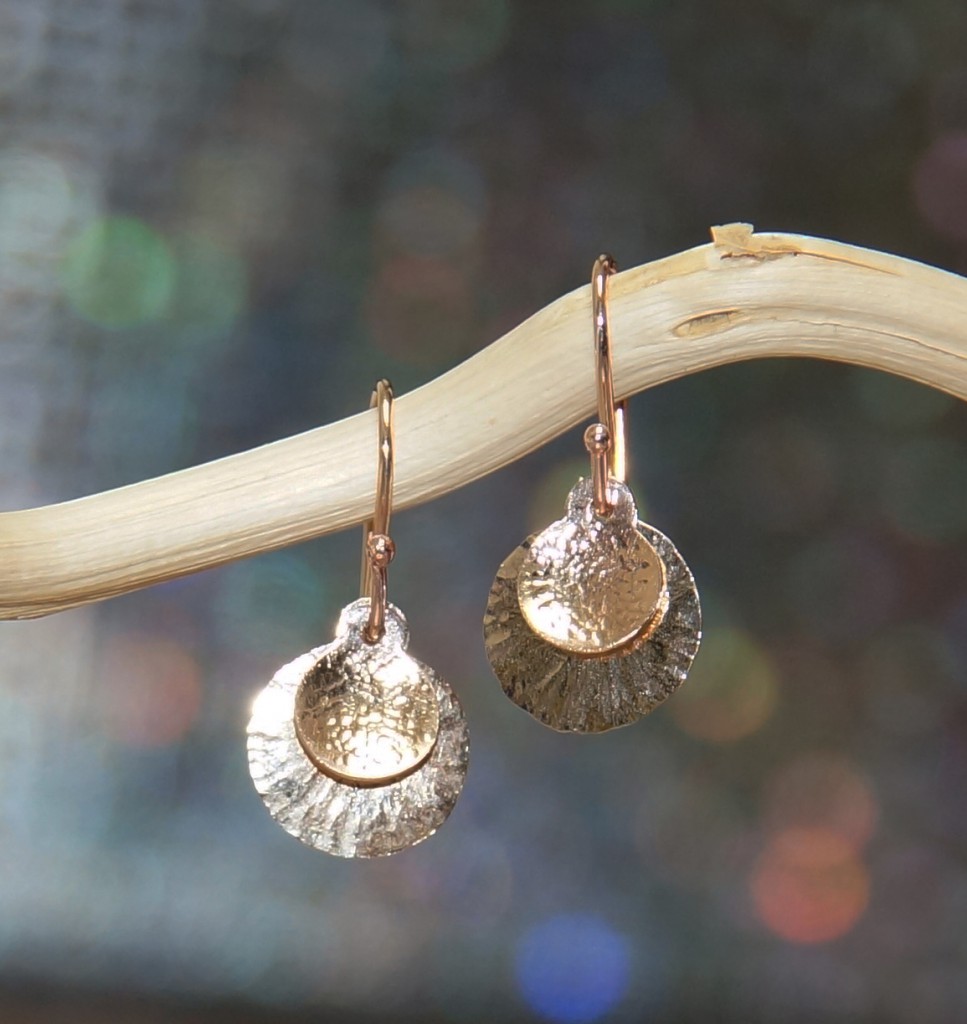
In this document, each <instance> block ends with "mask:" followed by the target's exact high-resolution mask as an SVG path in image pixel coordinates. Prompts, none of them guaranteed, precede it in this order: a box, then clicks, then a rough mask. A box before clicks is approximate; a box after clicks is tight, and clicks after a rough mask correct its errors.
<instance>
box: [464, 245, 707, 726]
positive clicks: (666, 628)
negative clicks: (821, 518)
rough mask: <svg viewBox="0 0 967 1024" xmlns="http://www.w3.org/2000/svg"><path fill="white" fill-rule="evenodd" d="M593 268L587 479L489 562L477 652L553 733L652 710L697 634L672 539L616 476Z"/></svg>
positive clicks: (605, 350) (679, 676)
mask: <svg viewBox="0 0 967 1024" xmlns="http://www.w3.org/2000/svg"><path fill="white" fill-rule="evenodd" d="M614 272H615V265H614V261H613V260H612V258H611V257H610V256H607V255H604V256H600V257H599V258H598V259H597V260H596V261H595V264H594V270H593V272H592V277H591V291H592V312H593V316H594V342H595V359H596V381H597V394H598V419H599V421H600V422H598V423H595V424H592V426H590V427H588V429H587V431H586V432H585V435H584V443H585V446H586V448H587V449H588V452H589V454H590V456H591V478H590V480H585V479H581V480H579V481H578V482H577V484H576V485H575V486H574V487H573V488H572V490H571V493H570V494H569V495H568V499H567V509H566V512H565V514H564V518H563V519H559V520H557V522H554V523H552V524H551V525H550V526H548V527H547V529H545V530H544V531H542V532H541V533H539V534H536V535H532V536H530V537H528V538H527V539H526V540H525V541H524V542H523V543H522V544H521V545H520V546H519V547H518V548H517V549H516V550H515V551H514V552H513V553H512V554H511V555H509V556H508V558H507V559H505V561H504V562H503V564H502V565H501V566H500V568H499V569H498V570H497V576H496V578H495V580H494V583H493V586H492V588H491V590H490V597H489V600H488V602H487V611H486V614H485V615H484V642H485V645H486V649H487V657H488V658H489V660H490V664H491V667H492V668H493V670H494V674H495V675H496V676H497V678H498V680H500V684H501V686H502V687H503V689H504V692H505V693H506V694H507V696H508V697H510V699H511V700H512V701H514V703H515V704H517V705H519V706H520V707H522V708H523V709H524V710H525V711H528V712H530V714H531V715H533V716H534V717H535V718H536V719H537V720H538V721H540V722H543V723H544V724H545V725H548V726H550V727H551V728H552V729H558V730H561V731H563V732H603V731H605V730H607V729H613V728H615V727H616V726H619V725H628V724H630V723H631V722H634V721H637V720H638V719H639V718H641V717H643V716H644V715H647V714H648V713H649V712H651V711H653V710H654V709H655V708H656V707H657V706H658V705H659V704H661V703H662V701H664V700H665V699H666V698H667V697H668V696H669V695H670V694H672V693H673V692H674V691H675V690H676V689H677V688H678V687H679V686H680V685H681V684H682V683H683V682H684V680H685V676H686V674H687V672H688V669H689V667H690V666H691V663H692V659H693V658H694V657H695V652H696V651H697V650H698V646H699V643H700V641H701V637H702V633H701V628H702V615H701V609H700V606H699V601H698V592H697V590H696V589H695V581H694V579H693V578H692V574H691V571H690V570H689V568H688V566H687V565H686V564H685V562H684V560H683V559H682V556H681V555H680V554H679V553H678V551H677V550H676V549H675V546H674V545H673V544H672V542H671V541H670V540H669V539H668V538H667V537H666V536H665V535H664V534H663V533H660V532H659V531H658V530H656V529H655V528H654V527H653V526H649V525H648V524H647V523H642V522H640V521H639V520H638V511H637V508H636V506H635V500H634V497H633V495H632V493H631V491H630V490H629V488H628V487H627V485H626V484H625V483H624V440H625V437H624V435H625V422H624V419H625V416H624V404H623V403H622V405H621V406H619V407H617V408H616V407H615V402H614V387H613V383H612V371H611V340H610V333H609V329H608V308H607V284H608V278H609V277H610V276H611V274H613V273H614Z"/></svg>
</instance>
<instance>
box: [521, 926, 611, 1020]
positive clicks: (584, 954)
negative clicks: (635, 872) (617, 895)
mask: <svg viewBox="0 0 967 1024" xmlns="http://www.w3.org/2000/svg"><path fill="white" fill-rule="evenodd" d="M515 966H516V973H517V983H518V985H519V986H520V990H521V993H522V994H523V996H524V998H525V999H526V1000H527V1003H528V1004H529V1005H530V1007H531V1008H532V1009H533V1010H534V1011H535V1012H536V1013H538V1014H540V1015H541V1016H542V1017H544V1018H545V1019H547V1020H550V1021H555V1022H560V1024H582V1022H589V1021H595V1020H598V1019H599V1018H600V1017H602V1016H604V1014H606V1013H608V1012H609V1011H610V1010H612V1009H614V1007H615V1006H617V1005H618V1003H620V1002H621V1000H622V999H623V998H624V996H625V994H626V993H627V990H628V984H629V981H630V975H631V952H630V949H629V946H628V942H627V940H626V939H625V938H624V937H623V936H622V935H620V934H618V932H616V931H615V930H614V929H613V928H611V927H610V925H608V924H607V923H605V922H604V921H602V920H601V919H600V918H598V917H594V916H592V915H590V914H562V915H560V916H557V917H552V918H550V919H548V920H546V921H543V922H541V923H540V924H538V925H535V926H534V927H533V928H531V929H530V930H529V931H527V932H525V933H524V935H523V936H522V937H521V938H520V940H519V941H518V943H517V953H516V963H515Z"/></svg>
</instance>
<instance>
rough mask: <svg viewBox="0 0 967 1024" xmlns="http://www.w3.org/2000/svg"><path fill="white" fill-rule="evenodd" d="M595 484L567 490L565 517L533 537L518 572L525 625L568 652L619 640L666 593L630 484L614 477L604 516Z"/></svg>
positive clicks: (604, 647) (594, 650)
mask: <svg viewBox="0 0 967 1024" xmlns="http://www.w3.org/2000/svg"><path fill="white" fill-rule="evenodd" d="M597 426H600V424H598V425H596V427H597ZM591 429H592V430H593V429H595V428H591ZM593 487H594V484H593V483H592V485H591V489H592V493H591V494H590V496H589V494H588V488H587V485H584V486H578V487H575V488H574V489H573V490H572V492H571V494H570V495H569V497H568V503H567V511H566V513H565V516H564V518H563V519H558V520H557V521H556V522H554V523H551V525H550V526H548V527H547V528H546V529H544V530H542V531H541V532H540V533H539V534H538V535H537V536H536V537H534V538H533V539H532V541H531V543H530V545H529V550H528V553H527V555H526V557H525V558H524V560H523V562H522V564H521V566H520V569H519V572H518V575H517V597H518V601H519V603H520V610H521V614H522V615H523V617H524V620H525V621H526V623H527V625H528V626H529V627H530V628H531V630H533V632H534V633H535V634H536V635H537V636H538V637H540V638H541V639H543V640H546V641H547V642H548V643H551V644H554V646H555V647H558V648H560V649H561V650H562V651H566V652H569V653H573V654H586V655H590V654H605V653H607V652H610V651H614V650H616V649H617V648H619V647H622V646H624V645H625V644H626V643H628V641H629V640H631V639H633V638H634V637H635V636H637V635H638V634H639V633H641V631H642V630H643V629H645V627H646V626H648V625H649V624H650V623H652V621H653V620H654V618H655V616H656V614H658V612H659V611H660V609H661V607H662V601H663V599H664V598H665V583H666V581H665V567H664V564H663V563H662V560H661V558H660V557H659V556H658V553H657V552H656V551H655V549H654V548H653V547H652V545H651V544H650V543H649V542H648V540H647V539H646V538H645V536H644V535H643V534H642V533H641V531H640V530H639V529H638V513H637V510H636V508H635V503H634V499H633V498H632V496H631V492H630V491H629V490H628V489H627V487H624V486H621V485H620V484H619V483H618V482H616V481H615V482H612V484H611V487H610V493H609V494H608V495H607V498H608V504H609V505H610V507H611V509H612V511H611V514H610V515H608V516H605V517H602V516H599V515H598V514H597V512H596V509H595V505H596V497H597V496H596V495H594V494H593Z"/></svg>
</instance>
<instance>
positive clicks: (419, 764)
mask: <svg viewBox="0 0 967 1024" xmlns="http://www.w3.org/2000/svg"><path fill="white" fill-rule="evenodd" d="M373 406H375V407H376V409H377V421H378V429H379V432H378V470H377V477H376V508H375V513H374V517H373V519H372V520H370V521H369V522H368V523H367V524H366V526H365V527H364V530H363V568H362V580H361V583H360V590H361V593H362V595H363V596H362V597H360V598H359V600H357V601H353V602H352V603H351V604H349V605H347V606H346V607H345V608H344V609H343V610H342V614H341V615H340V617H339V624H338V625H337V626H336V636H335V639H334V640H333V641H332V642H331V643H329V644H327V645H325V646H323V647H317V648H315V649H314V650H312V651H309V652H308V653H307V654H303V655H302V656H301V657H299V658H296V659H295V661H292V662H290V663H289V664H288V665H285V666H283V667H282V668H281V669H279V671H278V672H276V674H275V676H273V678H272V680H271V682H270V683H269V684H268V685H267V686H266V687H265V689H264V690H263V691H262V692H261V693H260V694H259V696H258V697H257V699H256V701H255V704H254V706H253V711H252V718H251V721H250V722H249V726H248V759H249V770H250V772H251V775H252V780H253V782H254V783H255V788H256V789H257V790H258V792H259V794H260V795H261V797H262V800H263V801H264V802H265V805H266V807H267V808H268V810H269V813H270V814H271V815H272V817H273V818H275V820H276V821H277V822H278V823H279V824H280V825H281V826H282V827H283V828H284V829H285V830H286V831H287V832H289V833H291V834H292V835H294V836H295V837H296V838H297V839H301V840H302V842H304V843H307V844H308V845H309V846H313V847H315V848H316V849H318V850H323V851H324V852H326V853H331V854H336V855H337V856H341V857H378V856H382V855H385V854H390V853H396V852H398V851H399V850H403V849H405V848H406V847H408V846H413V845H415V844H416V843H419V842H421V841H422V840H424V839H426V838H427V837H428V836H431V835H432V834H433V833H434V832H435V831H436V830H437V829H438V828H439V827H440V825H442V824H443V822H444V821H446V819H447V817H448V815H449V814H450V812H451V811H452V810H453V807H454V805H455V804H456V801H457V797H458V796H459V795H460V790H461V789H462V788H463V783H464V779H465V777H466V774H467V764H468V751H469V743H468V736H467V723H466V719H465V718H464V714H463V709H462V708H461V706H460V702H459V701H458V700H457V698H456V696H455V694H454V692H453V690H452V689H451V688H450V686H449V685H448V684H447V683H446V682H445V681H444V680H443V679H441V678H440V676H438V675H437V674H436V672H434V671H433V669H431V668H428V667H427V666H426V665H424V664H422V663H421V662H419V661H416V660H415V659H414V658H412V657H411V656H410V655H409V654H407V653H406V648H407V645H408V643H409V630H408V629H407V625H406V619H405V618H404V617H403V613H402V612H401V611H400V610H399V609H398V608H396V607H395V606H393V605H392V604H389V603H388V602H387V599H386V576H387V568H388V566H389V563H390V562H391V561H392V560H393V556H394V554H395V548H394V545H393V541H392V540H391V539H390V536H389V521H390V515H391V513H392V491H393V390H392V388H391V386H390V384H389V381H385V380H381V381H379V382H378V383H377V385H376V390H375V391H374V392H373V398H372V402H371V403H370V407H371V408H372V407H373Z"/></svg>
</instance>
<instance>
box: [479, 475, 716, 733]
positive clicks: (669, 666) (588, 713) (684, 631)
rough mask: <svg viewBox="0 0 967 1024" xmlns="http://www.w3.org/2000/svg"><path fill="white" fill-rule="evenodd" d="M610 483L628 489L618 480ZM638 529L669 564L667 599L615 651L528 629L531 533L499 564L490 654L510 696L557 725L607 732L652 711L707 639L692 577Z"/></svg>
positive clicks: (582, 488) (663, 543)
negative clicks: (525, 581) (524, 595)
mask: <svg viewBox="0 0 967 1024" xmlns="http://www.w3.org/2000/svg"><path fill="white" fill-rule="evenodd" d="M610 488H614V489H616V490H620V489H624V490H627V488H626V487H625V485H624V484H615V483H613V482H612V484H610V485H609V489H610ZM571 493H572V496H573V497H575V498H578V499H580V500H584V498H585V497H586V496H588V495H589V494H590V484H589V483H588V482H587V481H584V480H582V481H580V482H579V483H578V484H577V485H576V487H575V488H574V489H573V490H572V492H571ZM629 499H630V492H629ZM637 529H638V530H640V531H641V533H642V534H643V535H644V536H645V538H646V540H647V541H648V543H649V544H650V545H651V546H652V548H654V550H655V552H656V553H657V554H658V556H659V558H660V559H661V561H662V563H663V565H664V567H665V577H666V585H665V597H664V600H663V601H662V604H661V606H660V607H659V610H658V613H656V618H655V621H654V622H652V623H648V624H647V625H646V626H645V628H644V629H643V630H642V631H641V632H640V633H639V634H638V635H637V636H635V637H633V638H632V639H631V640H630V641H628V643H627V644H625V645H624V646H623V647H620V648H617V649H615V650H614V651H612V652H605V653H604V654H598V655H587V654H576V653H572V652H569V651H565V650H562V649H561V648H560V647H557V646H555V645H554V644H551V643H548V642H547V641H546V640H545V639H544V638H543V637H541V636H538V635H537V634H536V633H535V632H534V631H533V630H532V629H531V628H530V626H529V625H528V623H527V620H526V619H525V618H524V615H523V612H522V611H521V607H520V602H519V600H518V593H517V591H518V577H519V574H520V570H521V566H522V565H523V564H524V562H525V560H526V559H527V557H528V555H529V553H530V546H531V543H532V541H533V540H534V538H533V537H529V538H528V539H527V540H525V541H524V542H523V544H521V545H520V546H519V547H518V548H516V549H515V550H514V551H513V552H512V553H511V554H510V555H509V556H508V557H507V558H506V559H505V560H504V562H503V564H502V565H501V566H500V568H499V569H498V570H497V576H496V578H495V579H494V583H493V586H492V587H491V590H490V597H489V599H488V601H487V611H486V613H485V615H484V644H485V646H486V650H487V657H488V659H489V660H490V664H491V667H492V668H493V670H494V674H495V675H496V676H497V679H498V680H499V681H500V684H501V686H502V687H503V690H504V692H505V693H506V694H507V696H508V697H510V699H511V700H512V701H514V703H515V704H517V705H518V706H519V707H522V708H523V709H524V710H525V711H527V712H529V713H530V714H531V715H533V716H534V717H535V718H536V719H537V720H538V721H540V722H543V723H544V724H545V725H548V726H550V727H551V728H552V729H558V730H560V731H562V732H603V731H605V730H607V729H613V728H615V727H617V726H621V725H628V724H630V723H632V722H635V721H637V720H638V719H639V718H641V717H643V716H644V715H647V714H649V713H650V712H651V711H653V710H654V709H655V708H656V707H658V705H659V704H661V703H662V702H663V701H664V700H665V699H667V698H668V697H669V696H670V695H671V694H672V693H674V692H675V690H676V689H678V687H679V686H680V685H681V684H682V683H683V682H684V681H685V676H686V674H687V673H688V669H689V667H690V666H691V663H692V659H693V658H694V657H695V653H696V651H697V650H698V647H699V643H700V642H701V638H702V613H701V608H700V606H699V600H698V591H697V590H696V589H695V580H694V579H693V577H692V574H691V572H690V570H689V568H688V566H687V565H686V564H685V561H684V559H683V558H682V556H681V555H680V554H679V553H678V551H677V550H676V548H675V545H674V544H672V542H671V541H670V540H669V539H668V538H667V537H666V536H665V535H664V534H663V533H661V532H660V531H659V530H656V529H655V528H654V527H653V526H649V525H647V524H646V523H642V522H639V523H638V524H637Z"/></svg>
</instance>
